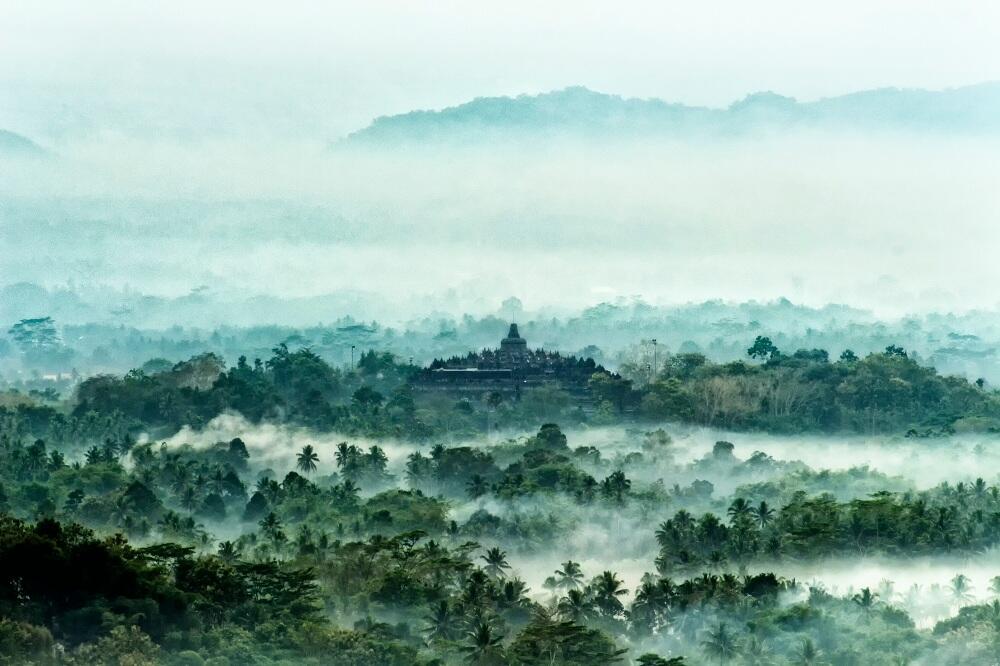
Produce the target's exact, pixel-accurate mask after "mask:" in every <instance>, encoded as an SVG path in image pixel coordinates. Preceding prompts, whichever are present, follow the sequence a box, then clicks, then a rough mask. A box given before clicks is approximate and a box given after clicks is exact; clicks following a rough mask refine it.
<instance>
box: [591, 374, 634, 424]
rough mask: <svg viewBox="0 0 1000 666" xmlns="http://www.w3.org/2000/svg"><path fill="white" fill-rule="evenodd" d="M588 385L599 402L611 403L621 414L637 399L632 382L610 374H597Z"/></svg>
mask: <svg viewBox="0 0 1000 666" xmlns="http://www.w3.org/2000/svg"><path fill="white" fill-rule="evenodd" d="M587 385H588V387H589V388H590V390H591V391H592V392H593V393H594V395H595V396H596V398H597V400H598V401H599V402H604V401H607V402H610V403H611V404H612V405H614V406H615V407H616V408H617V410H618V413H619V414H620V413H622V412H624V411H625V407H627V406H628V405H629V404H631V403H632V401H633V400H634V399H635V397H636V393H635V391H633V390H632V382H631V381H630V380H628V379H622V378H621V377H619V376H618V375H612V374H611V373H608V372H595V373H594V374H593V375H592V376H591V378H590V381H588V382H587Z"/></svg>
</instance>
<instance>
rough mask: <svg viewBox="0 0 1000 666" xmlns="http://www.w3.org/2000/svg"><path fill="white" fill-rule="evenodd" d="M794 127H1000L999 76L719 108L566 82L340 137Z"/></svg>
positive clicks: (763, 99) (752, 100)
mask: <svg viewBox="0 0 1000 666" xmlns="http://www.w3.org/2000/svg"><path fill="white" fill-rule="evenodd" d="M795 127H817V128H840V129H865V130H870V129H880V130H920V131H937V132H949V133H953V132H959V133H972V134H980V133H995V132H998V131H1000V82H995V83H983V84H979V85H975V86H967V87H963V88H953V89H948V90H941V91H929V90H905V89H898V88H880V89H877V90H868V91H864V92H858V93H852V94H849V95H842V96H839V97H830V98H825V99H821V100H818V101H815V102H805V103H803V102H798V101H796V100H795V99H793V98H791V97H784V96H782V95H778V94H776V93H773V92H760V93H754V94H752V95H748V96H747V97H745V98H744V99H742V100H740V101H738V102H735V103H734V104H732V105H730V106H729V107H728V108H726V109H713V108H707V107H699V106H686V105H684V104H673V103H669V102H665V101H663V100H660V99H634V98H633V99H629V98H624V97H621V96H619V95H608V94H605V93H599V92H594V91H592V90H589V89H587V88H583V87H572V88H566V89H564V90H558V91H554V92H549V93H543V94H540V95H519V96H518V97H513V98H512V97H480V98H477V99H474V100H472V101H471V102H467V103H465V104H461V105H459V106H454V107H449V108H446V109H442V110H440V111H412V112H410V113H404V114H401V115H395V116H383V117H381V118H377V119H376V120H375V121H374V122H372V124H371V125H369V126H368V127H366V128H365V129H362V130H360V131H358V132H355V133H354V134H351V135H350V136H348V137H347V138H346V139H345V142H346V143H369V142H372V143H382V142H388V143H396V142H406V141H427V140H432V141H435V140H445V141H447V140H450V139H468V138H469V137H470V135H480V136H483V137H486V138H489V137H490V136H497V137H498V138H499V137H501V136H503V135H516V134H527V135H529V136H531V135H560V134H565V135H571V136H580V135H583V136H587V135H594V136H616V135H634V136H642V135H667V136H670V135H684V134H707V135H741V134H747V133H753V132H757V131H774V130H783V129H789V128H795Z"/></svg>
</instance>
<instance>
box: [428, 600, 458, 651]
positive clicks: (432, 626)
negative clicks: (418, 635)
mask: <svg viewBox="0 0 1000 666" xmlns="http://www.w3.org/2000/svg"><path fill="white" fill-rule="evenodd" d="M460 619H461V618H460V617H459V616H458V614H457V613H456V612H455V611H454V610H453V609H452V607H451V606H450V605H448V601H447V599H442V600H441V601H439V602H438V603H436V604H435V605H434V606H433V607H432V608H431V613H430V615H428V616H426V617H425V618H424V620H425V621H426V622H427V627H426V628H425V629H424V633H426V634H427V638H428V639H430V640H434V639H439V640H445V641H450V640H452V639H454V638H455V637H456V636H458V628H459V622H460Z"/></svg>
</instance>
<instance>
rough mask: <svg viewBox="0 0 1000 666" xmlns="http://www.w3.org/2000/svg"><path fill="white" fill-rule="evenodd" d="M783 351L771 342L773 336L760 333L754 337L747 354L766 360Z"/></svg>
mask: <svg viewBox="0 0 1000 666" xmlns="http://www.w3.org/2000/svg"><path fill="white" fill-rule="evenodd" d="M780 353H781V352H779V351H778V348H777V347H775V346H774V343H773V342H771V338H768V337H765V336H763V335H758V336H757V337H756V339H754V341H753V344H752V345H750V348H749V349H747V356H749V357H750V358H754V359H762V360H765V361H770V360H772V359H774V358H775V357H777V356H778V355H779V354H780Z"/></svg>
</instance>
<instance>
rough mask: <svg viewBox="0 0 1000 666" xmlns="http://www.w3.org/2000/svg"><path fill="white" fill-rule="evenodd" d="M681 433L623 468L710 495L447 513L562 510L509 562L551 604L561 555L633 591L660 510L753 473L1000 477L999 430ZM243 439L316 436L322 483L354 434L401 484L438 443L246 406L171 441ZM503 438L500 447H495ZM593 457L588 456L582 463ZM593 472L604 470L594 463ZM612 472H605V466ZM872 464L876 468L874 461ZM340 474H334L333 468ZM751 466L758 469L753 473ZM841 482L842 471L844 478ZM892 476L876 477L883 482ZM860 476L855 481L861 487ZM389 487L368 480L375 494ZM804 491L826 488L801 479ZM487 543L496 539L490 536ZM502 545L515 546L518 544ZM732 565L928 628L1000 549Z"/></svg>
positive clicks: (262, 441) (283, 442) (298, 444)
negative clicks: (548, 532)
mask: <svg viewBox="0 0 1000 666" xmlns="http://www.w3.org/2000/svg"><path fill="white" fill-rule="evenodd" d="M667 431H668V433H669V435H670V436H671V438H672V444H671V445H670V447H669V454H668V455H666V457H662V456H661V457H659V458H656V457H653V458H650V457H647V458H646V459H645V460H644V461H643V462H640V463H638V464H635V465H633V466H626V467H625V468H624V469H625V470H626V473H627V474H628V476H629V477H630V478H632V479H633V481H634V482H635V483H640V484H644V483H653V482H656V481H658V480H662V481H664V482H666V483H667V485H672V484H673V483H675V482H677V483H680V484H682V485H684V484H686V483H690V481H692V480H693V479H696V478H697V479H704V480H710V481H711V482H712V483H713V485H714V486H715V489H714V492H713V495H712V499H711V500H710V501H709V503H707V504H705V503H699V502H698V501H692V502H691V503H687V504H683V503H682V504H680V505H678V504H675V503H674V502H675V501H681V502H684V500H675V501H671V502H670V503H668V504H666V505H660V506H658V505H646V506H643V507H640V508H639V509H634V508H629V509H628V510H618V509H615V508H614V507H611V506H602V505H591V506H589V507H586V509H585V510H584V509H581V507H580V506H579V505H578V504H577V503H576V502H575V501H574V500H573V499H572V498H570V497H567V496H564V495H558V494H557V495H544V496H533V497H531V498H520V499H516V498H515V499H510V500H503V501H501V500H498V499H496V498H489V497H484V498H480V499H476V500H467V499H463V500H458V499H452V500H450V501H449V505H450V507H451V508H450V511H449V518H450V519H452V520H456V521H457V522H459V523H463V522H464V521H466V520H468V519H469V517H470V516H471V515H472V514H473V513H474V512H476V511H480V510H485V511H488V512H489V513H491V514H493V515H496V516H502V517H505V518H515V517H520V518H522V519H525V518H526V519H537V520H556V521H557V524H558V526H559V529H560V531H561V532H560V538H559V539H556V540H554V541H551V542H540V541H531V540H524V539H522V544H521V546H520V547H519V548H518V549H517V550H510V552H509V559H510V563H511V565H512V569H511V573H512V575H516V576H518V577H520V578H521V579H522V580H524V581H525V582H526V583H527V584H528V585H529V587H530V588H531V590H532V596H533V597H534V598H535V599H537V600H539V601H541V602H544V603H548V602H549V601H550V600H551V599H552V592H551V591H549V590H547V588H546V586H545V581H546V579H547V578H548V577H550V576H551V575H552V574H553V572H554V571H555V570H556V569H559V568H560V567H561V565H562V563H563V562H565V561H566V560H567V559H572V560H574V561H577V562H579V563H580V564H581V566H582V568H583V571H584V573H585V575H586V577H587V578H590V577H592V576H596V575H598V574H599V573H601V572H602V571H604V570H613V571H615V572H617V573H618V574H619V576H620V578H621V579H622V580H623V581H624V583H625V587H627V588H628V589H629V590H630V597H631V594H632V593H634V590H635V589H636V587H637V586H638V585H639V584H640V582H641V580H642V578H643V575H644V574H646V573H649V572H654V571H655V567H654V564H653V560H654V559H655V558H656V555H657V552H658V546H657V543H656V540H655V538H654V531H655V529H656V527H657V525H658V524H659V522H661V521H662V520H664V519H666V518H668V517H670V516H671V515H672V514H673V513H674V511H676V510H677V508H680V507H681V506H684V507H687V508H689V509H691V510H692V511H699V510H700V511H708V510H713V511H715V512H716V513H717V514H724V513H725V507H726V506H727V505H728V503H729V501H731V498H732V497H734V496H735V495H734V491H735V490H736V489H737V488H738V487H739V486H740V485H742V484H745V483H747V482H748V481H750V480H753V481H764V480H768V479H772V480H773V479H779V478H781V477H782V475H783V474H785V473H789V472H791V473H794V472H795V471H798V470H800V469H802V468H803V467H802V465H796V462H798V461H800V462H801V463H804V464H805V465H806V466H808V468H811V469H812V470H813V471H816V472H821V471H823V470H850V469H857V468H862V469H864V468H870V470H872V471H874V472H881V473H884V474H887V475H889V476H890V477H893V479H894V481H893V482H894V483H897V484H901V486H902V487H903V488H904V489H908V488H911V487H912V488H916V489H924V488H930V487H933V486H936V485H938V484H940V483H942V482H947V483H949V484H952V485H954V484H955V483H957V482H959V481H966V482H970V481H972V480H974V479H975V478H976V477H977V476H982V477H984V478H985V480H986V481H987V483H995V482H996V481H997V475H996V474H995V473H992V472H991V470H995V469H997V465H998V464H1000V453H998V451H1000V448H998V447H997V446H996V444H997V437H996V436H992V435H991V436H954V437H949V438H941V439H935V440H914V439H904V438H885V437H871V438H865V437H832V436H813V437H803V436H796V437H781V436H774V435H755V434H747V433H732V432H726V431H719V430H711V429H705V428H690V427H681V426H668V427H667ZM530 434H532V433H527V432H507V433H503V434H501V435H495V436H493V437H490V438H487V437H481V438H475V439H469V440H460V441H458V442H451V443H449V444H448V445H456V444H461V445H468V446H473V447H476V448H481V449H485V450H490V451H492V452H494V453H495V454H496V455H497V456H498V459H500V458H502V457H503V455H504V454H503V452H502V447H503V446H504V445H505V444H509V443H514V442H518V441H523V439H524V438H525V437H527V436H528V435H530ZM233 437H239V438H241V439H242V440H243V441H244V442H245V443H246V446H247V449H248V450H249V451H250V454H251V460H252V461H253V463H254V469H253V471H254V473H256V474H262V473H267V474H269V475H271V476H272V477H276V478H278V479H280V478H281V477H283V476H284V474H285V473H286V472H287V471H288V470H292V469H295V455H296V453H298V452H299V451H300V450H301V448H302V447H303V446H305V445H307V444H310V445H312V446H313V447H315V449H316V450H317V452H318V453H319V461H318V462H317V471H316V478H317V479H319V480H320V481H319V482H320V483H324V482H323V481H322V479H324V478H326V477H329V478H330V479H331V481H330V482H333V481H334V480H336V476H335V473H336V471H337V468H336V465H335V462H334V456H333V450H334V448H335V446H336V444H337V443H339V442H342V441H348V442H350V443H352V444H355V445H357V446H361V447H364V448H367V447H369V446H372V445H377V446H380V447H381V448H382V449H383V450H384V451H385V453H386V455H387V457H388V459H389V464H388V468H387V469H388V471H389V472H390V473H391V474H393V475H395V476H396V479H397V483H398V484H399V485H401V486H405V485H406V481H405V468H404V465H405V462H406V457H407V456H408V455H409V454H410V453H412V452H413V451H416V450H422V451H423V452H424V453H425V454H426V453H427V451H428V450H429V448H430V446H431V445H430V444H429V443H423V444H419V445H418V444H413V443H407V442H402V441H393V440H378V441H374V440H372V441H369V440H366V439H363V438H357V437H348V436H341V435H338V434H337V433H326V434H318V433H314V432H311V431H309V430H307V429H303V428H295V427H289V426H281V425H274V424H262V425H254V424H251V423H249V422H247V421H246V420H245V419H244V418H243V417H241V416H239V415H238V414H227V415H224V416H221V417H217V418H216V419H214V420H212V421H211V422H210V423H209V424H207V425H206V426H205V427H204V428H203V429H200V430H198V431H194V430H190V429H187V428H185V429H183V430H181V431H180V432H178V433H177V434H176V435H174V436H173V437H171V438H169V439H167V440H165V443H166V445H167V446H168V447H176V446H181V445H192V446H195V447H204V446H209V445H211V444H213V443H215V442H218V441H228V440H229V439H232V438H233ZM567 437H568V440H569V445H570V446H571V447H572V448H575V447H580V446H591V447H594V448H596V449H598V450H599V451H600V453H601V457H602V460H603V461H604V465H605V466H604V467H603V468H602V469H604V470H610V469H614V468H616V467H619V466H620V465H621V461H622V459H623V457H624V456H625V455H626V454H628V453H632V452H636V451H639V450H641V448H642V447H641V444H640V442H641V440H642V437H643V435H642V433H641V432H640V431H636V430H626V429H623V428H620V427H607V428H590V429H582V430H581V429H576V430H567ZM719 440H725V441H730V442H732V443H733V444H734V446H735V448H734V457H735V461H734V463H735V464H738V463H739V462H741V461H744V460H745V459H746V458H748V457H749V456H750V455H751V453H753V452H757V451H760V452H764V453H766V454H768V455H770V456H772V457H773V458H774V459H775V461H776V463H777V464H778V465H786V467H776V468H774V469H772V470H770V471H763V472H755V473H753V474H751V475H750V476H747V473H745V472H738V471H737V470H736V469H734V468H733V467H732V466H729V465H728V464H727V465H721V464H716V463H711V464H706V463H707V462H709V461H711V459H712V448H713V446H714V444H715V442H716V441H719ZM498 447H500V448H498ZM583 466H584V467H587V466H586V465H583ZM591 471H594V472H595V475H599V474H600V472H599V471H598V470H597V469H596V468H591ZM605 473H606V472H605ZM865 473H866V474H867V473H869V472H867V471H866V472H865ZM331 475H333V476H331ZM751 477H752V479H751ZM838 483H839V484H840V485H843V483H844V482H843V481H840V482H838ZM890 485H891V484H887V483H884V482H879V483H878V484H877V489H879V490H882V489H886V488H887V487H889V486H890ZM862 487H863V486H858V488H862ZM379 488H380V487H377V488H368V489H363V493H364V494H366V495H370V494H372V493H373V492H376V491H377V490H378V489H379ZM804 489H805V490H807V492H819V490H817V489H816V488H809V487H804ZM852 490H854V489H852V488H851V487H849V486H845V487H843V488H841V489H840V491H839V492H837V494H838V495H840V499H850V498H852V497H855V496H856V497H865V496H866V495H867V492H865V491H863V490H854V492H856V493H857V494H856V495H852V494H851V493H852ZM483 543H484V547H485V546H487V545H491V544H492V543H493V542H492V541H491V540H490V539H485V540H483ZM499 545H501V546H504V547H507V548H510V545H509V544H503V543H500V544H499ZM730 568H731V570H733V571H739V572H740V573H750V574H752V573H757V572H768V571H777V572H780V574H781V575H782V576H784V577H785V578H788V579H794V580H796V582H797V583H798V584H799V591H798V592H796V593H792V594H790V595H789V597H788V599H787V601H788V602H789V603H791V602H793V601H795V600H798V599H800V598H804V596H805V595H806V594H807V593H808V588H810V587H819V588H821V589H824V590H825V591H827V592H829V593H831V594H833V595H835V596H847V597H850V596H852V595H854V594H855V593H857V592H859V591H860V590H861V589H862V588H865V587H868V588H871V589H872V591H874V592H877V594H878V595H879V599H880V601H882V602H884V603H887V604H892V605H895V606H898V607H900V608H904V609H905V610H906V611H907V612H908V613H909V614H910V615H911V617H913V619H914V621H915V622H916V623H917V625H918V626H919V627H922V628H929V627H932V626H933V625H934V623H935V622H937V621H939V620H942V619H945V618H947V617H949V616H952V615H954V614H955V612H957V610H958V608H960V607H961V606H965V605H969V604H972V603H981V602H986V601H991V600H992V599H994V598H996V596H997V595H996V593H995V592H994V591H993V590H992V589H991V585H992V579H993V578H994V577H996V576H1000V553H998V552H997V551H995V550H989V551H986V552H981V553H977V554H972V555H969V556H965V557H956V556H900V557H890V556H885V555H879V556H871V555H865V554H864V553H859V554H858V556H856V557H850V558H844V557H827V558H820V559H816V560H809V561H799V560H796V559H794V558H784V559H782V560H780V561H767V560H766V559H764V560H759V561H755V562H753V563H752V564H751V565H749V566H740V567H735V565H732V566H731V567H730ZM958 574H962V575H963V576H966V577H967V578H968V579H969V581H968V582H969V586H968V589H967V590H963V591H962V594H961V595H956V594H955V592H954V591H953V590H952V588H951V584H952V579H953V578H954V577H955V576H956V575H958Z"/></svg>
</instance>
